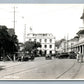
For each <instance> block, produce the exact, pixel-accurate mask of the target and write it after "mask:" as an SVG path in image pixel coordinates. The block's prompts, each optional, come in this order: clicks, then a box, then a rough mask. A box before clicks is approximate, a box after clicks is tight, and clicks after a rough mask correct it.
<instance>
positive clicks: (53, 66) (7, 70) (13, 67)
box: [0, 57, 84, 80]
mask: <svg viewBox="0 0 84 84" xmlns="http://www.w3.org/2000/svg"><path fill="white" fill-rule="evenodd" d="M0 67H1V68H0V79H29V80H30V79H40V80H41V79H55V80H56V79H81V78H82V79H83V78H84V71H83V70H84V63H77V62H76V60H75V59H52V60H45V58H44V57H38V58H36V59H35V60H34V61H28V62H0Z"/></svg>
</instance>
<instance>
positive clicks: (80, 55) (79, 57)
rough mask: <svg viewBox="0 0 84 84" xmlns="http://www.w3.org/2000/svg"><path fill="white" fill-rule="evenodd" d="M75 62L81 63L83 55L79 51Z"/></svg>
mask: <svg viewBox="0 0 84 84" xmlns="http://www.w3.org/2000/svg"><path fill="white" fill-rule="evenodd" d="M77 62H81V63H82V62H83V54H82V53H80V51H79V52H78V53H77Z"/></svg>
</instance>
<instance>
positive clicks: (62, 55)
mask: <svg viewBox="0 0 84 84" xmlns="http://www.w3.org/2000/svg"><path fill="white" fill-rule="evenodd" d="M58 58H59V59H64V58H69V54H68V53H67V52H63V53H60V54H59V55H58Z"/></svg>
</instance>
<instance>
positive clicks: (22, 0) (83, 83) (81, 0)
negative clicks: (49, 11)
mask: <svg viewBox="0 0 84 84" xmlns="http://www.w3.org/2000/svg"><path fill="white" fill-rule="evenodd" d="M6 3H13V4H84V0H0V4H6ZM9 83H10V84H11V83H12V84H28V83H29V84H40V83H41V84H45V83H46V84H74V83H76V84H84V80H25V81H24V80H0V84H9Z"/></svg>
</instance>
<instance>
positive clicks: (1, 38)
mask: <svg viewBox="0 0 84 84" xmlns="http://www.w3.org/2000/svg"><path fill="white" fill-rule="evenodd" d="M7 30H8V28H7V27H6V26H0V54H1V55H0V56H2V57H3V58H5V57H6V56H7V55H9V54H14V53H15V52H16V51H18V48H17V45H16V44H18V40H17V36H16V35H13V36H10V35H9V33H8V31H7Z"/></svg>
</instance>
